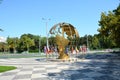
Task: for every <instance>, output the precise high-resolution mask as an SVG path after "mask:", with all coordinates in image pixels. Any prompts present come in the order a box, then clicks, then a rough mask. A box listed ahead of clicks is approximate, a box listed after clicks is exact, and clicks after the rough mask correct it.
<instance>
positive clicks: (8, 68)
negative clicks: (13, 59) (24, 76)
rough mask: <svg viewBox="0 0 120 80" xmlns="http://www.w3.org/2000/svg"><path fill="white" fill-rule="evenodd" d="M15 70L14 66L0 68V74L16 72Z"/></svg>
mask: <svg viewBox="0 0 120 80" xmlns="http://www.w3.org/2000/svg"><path fill="white" fill-rule="evenodd" d="M14 69H16V67H14V66H0V73H1V72H5V71H9V70H14Z"/></svg>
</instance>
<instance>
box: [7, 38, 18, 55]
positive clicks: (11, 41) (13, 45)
mask: <svg viewBox="0 0 120 80" xmlns="http://www.w3.org/2000/svg"><path fill="white" fill-rule="evenodd" d="M7 44H8V47H9V51H10V52H14V53H15V52H16V49H17V47H18V45H19V39H18V38H17V37H14V38H10V37H8V38H7Z"/></svg>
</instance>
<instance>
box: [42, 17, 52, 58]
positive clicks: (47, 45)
mask: <svg viewBox="0 0 120 80" xmlns="http://www.w3.org/2000/svg"><path fill="white" fill-rule="evenodd" d="M42 20H45V21H46V39H47V40H46V47H47V50H48V49H49V44H48V32H47V29H48V27H47V26H48V21H50V19H45V18H42ZM47 57H48V55H47V53H46V59H47Z"/></svg>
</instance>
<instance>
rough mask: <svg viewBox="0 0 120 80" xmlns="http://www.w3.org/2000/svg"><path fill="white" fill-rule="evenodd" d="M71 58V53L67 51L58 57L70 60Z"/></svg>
mask: <svg viewBox="0 0 120 80" xmlns="http://www.w3.org/2000/svg"><path fill="white" fill-rule="evenodd" d="M69 58H70V57H69V55H68V54H65V53H64V54H62V55H60V56H59V57H58V59H63V60H69Z"/></svg>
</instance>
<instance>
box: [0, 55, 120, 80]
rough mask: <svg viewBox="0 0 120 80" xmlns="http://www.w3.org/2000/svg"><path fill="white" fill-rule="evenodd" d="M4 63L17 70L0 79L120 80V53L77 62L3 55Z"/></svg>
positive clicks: (2, 60) (78, 58)
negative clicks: (5, 56)
mask: <svg viewBox="0 0 120 80" xmlns="http://www.w3.org/2000/svg"><path fill="white" fill-rule="evenodd" d="M0 65H10V66H16V67H17V69H15V70H11V71H7V72H3V73H0V80H120V56H119V55H117V54H113V53H107V54H104V55H103V54H88V55H86V56H84V58H83V56H78V57H77V61H76V60H73V61H70V62H69V61H65V62H64V61H59V60H54V59H48V60H47V61H46V59H45V58H38V57H34V58H1V59H0Z"/></svg>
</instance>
